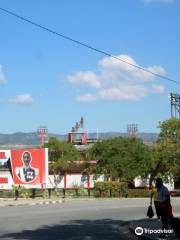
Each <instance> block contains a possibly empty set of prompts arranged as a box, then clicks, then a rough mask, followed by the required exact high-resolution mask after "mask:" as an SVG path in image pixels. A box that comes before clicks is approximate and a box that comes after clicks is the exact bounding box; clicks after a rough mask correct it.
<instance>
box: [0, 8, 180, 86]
mask: <svg viewBox="0 0 180 240" xmlns="http://www.w3.org/2000/svg"><path fill="white" fill-rule="evenodd" d="M0 10H1V11H3V12H5V13H6V14H9V15H11V16H14V17H16V18H18V19H20V20H22V21H24V22H27V23H29V24H31V25H34V26H35V27H38V28H41V29H43V30H44V31H47V32H50V33H52V34H54V35H56V36H58V37H61V38H64V39H66V40H69V41H71V42H74V43H76V44H78V45H81V46H83V47H86V48H89V49H90V50H93V51H96V52H98V53H101V54H103V55H105V56H108V57H111V58H114V59H116V60H118V61H121V62H123V63H126V64H128V65H130V66H132V67H135V68H138V69H140V70H142V71H144V72H147V73H150V74H152V75H154V76H156V77H159V78H162V79H164V80H168V81H170V82H173V83H176V84H179V85H180V82H178V81H176V80H174V79H172V78H169V77H166V76H163V75H161V74H158V73H155V72H153V71H150V70H148V69H146V68H144V67H142V66H139V65H136V64H133V63H130V62H128V61H126V60H124V59H122V58H120V57H117V56H114V55H112V54H111V53H108V52H106V51H103V50H100V49H98V48H95V47H93V46H91V45H88V44H86V43H84V42H81V41H78V40H76V39H73V38H71V37H68V36H66V35H64V34H62V33H59V32H56V31H54V30H52V29H50V28H47V27H45V26H43V25H40V24H38V23H36V22H34V21H31V20H30V19H27V18H24V17H22V16H20V15H18V14H16V13H14V12H11V11H9V10H7V9H5V8H2V7H0Z"/></svg>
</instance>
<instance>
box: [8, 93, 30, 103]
mask: <svg viewBox="0 0 180 240" xmlns="http://www.w3.org/2000/svg"><path fill="white" fill-rule="evenodd" d="M33 102H34V100H33V98H32V96H31V95H30V94H29V93H26V94H22V95H17V96H16V97H15V98H13V99H10V100H9V103H13V104H22V105H29V104H32V103H33Z"/></svg>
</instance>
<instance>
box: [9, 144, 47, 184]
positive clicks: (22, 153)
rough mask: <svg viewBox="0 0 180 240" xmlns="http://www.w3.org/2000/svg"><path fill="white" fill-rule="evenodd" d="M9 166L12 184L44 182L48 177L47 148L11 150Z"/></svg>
mask: <svg viewBox="0 0 180 240" xmlns="http://www.w3.org/2000/svg"><path fill="white" fill-rule="evenodd" d="M11 167H12V175H13V181H14V184H32V185H37V184H46V183H47V177H48V152H47V149H46V148H41V149H35V148H34V149H33V148H31V149H27V150H23V149H21V150H11Z"/></svg>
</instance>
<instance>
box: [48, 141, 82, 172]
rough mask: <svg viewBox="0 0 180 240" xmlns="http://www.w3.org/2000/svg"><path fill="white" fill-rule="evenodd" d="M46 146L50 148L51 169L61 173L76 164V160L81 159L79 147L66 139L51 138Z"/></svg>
mask: <svg viewBox="0 0 180 240" xmlns="http://www.w3.org/2000/svg"><path fill="white" fill-rule="evenodd" d="M45 147H48V149H49V162H50V171H52V172H53V173H59V172H61V171H65V170H67V169H68V168H70V167H72V165H74V164H75V163H74V161H76V160H79V159H80V155H79V152H78V151H77V149H76V148H75V147H74V146H73V145H71V144H68V143H66V142H64V141H59V140H58V139H56V138H50V139H49V142H48V143H46V145H45Z"/></svg>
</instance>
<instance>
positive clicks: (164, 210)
mask: <svg viewBox="0 0 180 240" xmlns="http://www.w3.org/2000/svg"><path fill="white" fill-rule="evenodd" d="M156 188H157V197H158V209H159V214H160V218H161V223H162V230H168V225H169V224H168V222H171V221H172V219H173V213H172V206H171V202H170V192H169V190H168V189H167V187H165V186H164V185H163V181H162V178H157V179H156ZM159 237H160V238H166V237H168V235H167V234H165V233H162V234H161V235H160V236H159Z"/></svg>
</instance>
